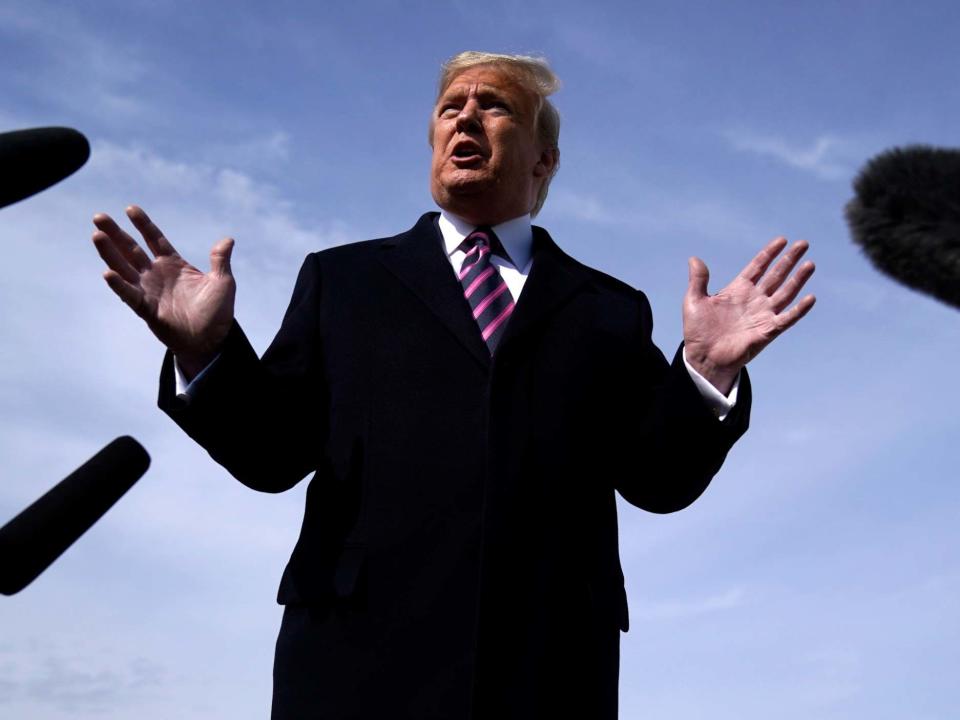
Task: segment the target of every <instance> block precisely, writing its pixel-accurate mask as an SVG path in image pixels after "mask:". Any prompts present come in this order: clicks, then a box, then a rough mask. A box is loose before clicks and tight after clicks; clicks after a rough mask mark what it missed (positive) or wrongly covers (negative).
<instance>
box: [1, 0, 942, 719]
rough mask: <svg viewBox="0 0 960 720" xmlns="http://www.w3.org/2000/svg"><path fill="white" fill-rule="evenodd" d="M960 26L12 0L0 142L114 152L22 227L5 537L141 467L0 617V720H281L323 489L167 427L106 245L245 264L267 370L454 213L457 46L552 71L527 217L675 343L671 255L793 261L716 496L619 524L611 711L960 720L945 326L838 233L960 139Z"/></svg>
mask: <svg viewBox="0 0 960 720" xmlns="http://www.w3.org/2000/svg"><path fill="white" fill-rule="evenodd" d="M958 27H960V6H958V5H957V4H956V3H951V2H924V3H895V2H887V3H878V2H855V1H850V2H811V3H786V2H768V3H762V4H761V3H747V2H726V3H705V2H701V3H693V2H659V3H651V2H642V3H596V4H591V5H587V4H585V3H584V4H578V3H571V2H549V3H548V2H535V1H534V2H530V1H527V2H503V1H500V0H491V1H488V2H485V3H466V2H449V3H441V2H357V3H354V4H353V5H349V6H347V4H343V5H342V6H341V4H333V3H330V4H327V3H322V4H321V3H312V4H307V3H293V2H274V3H271V4H270V5H269V7H268V6H267V5H266V4H257V3H214V2H196V1H194V2H166V3H164V2H156V0H153V1H151V2H144V1H142V0H125V1H124V2H122V3H121V2H116V3H114V2H97V3H85V4H81V3H52V2H44V1H42V0H30V2H17V1H15V0H3V1H0V64H2V67H3V72H2V73H0V97H3V98H4V101H3V103H2V104H0V131H2V130H8V129H9V130H12V129H16V128H21V127H29V126H38V125H71V126H74V127H77V128H78V129H80V130H82V131H83V132H84V133H86V134H87V136H88V137H89V138H90V139H91V142H92V145H93V155H92V158H91V160H90V162H89V163H88V165H87V166H86V167H84V168H83V169H82V170H81V171H80V172H78V173H77V174H76V175H75V176H73V177H71V178H70V179H68V180H66V181H65V182H63V183H62V184H60V185H58V186H56V187H55V188H52V189H50V190H48V191H46V192H45V193H43V194H41V195H39V196H37V197H35V198H33V199H30V200H28V201H26V202H23V203H20V204H18V205H15V206H12V207H9V208H6V209H4V210H2V211H0V243H2V249H3V255H2V258H3V262H0V304H2V306H3V308H4V312H2V313H0V338H2V341H0V448H2V458H3V461H4V462H3V465H4V471H3V476H4V477H3V481H2V483H0V520H2V521H5V520H6V519H8V518H10V517H12V516H13V515H14V514H15V513H16V512H17V511H19V509H21V508H22V507H24V506H25V505H27V504H28V503H29V502H30V501H32V500H33V499H34V498H35V497H37V496H38V495H39V494H41V493H42V492H43V491H45V490H46V489H47V488H48V487H49V486H50V485H52V484H53V483H54V482H55V481H56V480H58V479H60V478H61V477H63V476H64V475H66V474H67V473H68V472H70V471H71V470H72V469H74V468H75V467H76V466H77V465H79V464H80V463H81V462H82V461H83V460H84V459H86V458H87V457H89V456H90V455H92V454H93V453H94V452H95V451H96V450H98V449H99V448H100V447H101V446H103V445H104V444H106V443H107V442H108V441H109V440H110V439H112V438H113V437H115V436H117V435H121V434H132V435H134V436H135V437H137V438H138V439H139V440H140V441H141V442H142V443H143V444H144V445H145V446H146V447H147V448H148V450H149V451H150V452H151V454H152V456H153V465H152V467H151V469H150V471H149V473H148V474H147V475H146V476H145V477H144V478H143V480H142V481H141V482H140V483H139V484H138V485H137V486H136V487H135V488H134V489H133V490H132V491H131V492H130V493H129V495H128V496H127V497H125V498H124V499H123V500H122V502H120V503H119V504H118V505H117V506H116V507H115V508H114V509H113V510H112V511H111V513H110V514H109V515H108V516H107V517H105V518H104V519H103V521H101V522H100V523H99V524H98V525H97V526H96V527H95V528H94V529H93V530H92V531H91V532H90V533H89V534H88V535H87V536H85V537H84V538H83V539H82V541H81V542H79V543H78V544H77V545H76V546H75V547H74V548H72V549H71V550H70V551H69V552H68V553H67V554H66V555H65V556H64V557H63V558H61V559H60V561H58V563H57V564H56V565H54V566H53V567H51V568H50V569H49V570H48V571H47V572H46V573H45V574H44V575H43V576H42V577H41V578H40V579H39V580H37V581H36V582H35V583H34V584H33V585H32V586H31V587H29V588H28V589H27V590H25V591H24V592H22V593H20V594H19V595H17V596H15V597H13V598H3V599H2V602H0V715H3V716H4V717H11V718H31V720H33V719H36V720H59V719H61V718H117V719H119V718H129V717H132V716H136V717H139V718H143V719H145V720H152V719H159V718H170V717H177V718H184V719H187V720H192V719H193V718H197V719H199V718H205V719H208V718H232V719H243V718H251V719H253V718H262V717H266V716H267V713H268V706H269V697H270V667H271V662H272V652H273V641H274V638H275V635H276V630H277V628H278V626H279V621H280V608H279V607H278V606H276V605H275V604H274V594H275V588H276V584H277V582H278V580H279V577H280V573H281V571H282V568H283V564H284V562H285V560H286V557H287V554H288V552H289V550H290V549H291V547H292V545H293V542H294V540H295V538H296V534H297V530H298V528H299V522H300V513H301V509H302V503H303V491H304V489H305V488H304V484H301V486H298V487H297V488H295V489H294V490H292V491H290V492H288V493H286V494H284V495H281V496H267V495H259V494H256V493H253V492H252V491H249V490H247V489H245V488H244V487H242V486H240V485H239V484H238V483H236V482H235V481H233V480H232V479H231V478H230V477H229V476H228V475H227V473H226V472H225V471H223V470H222V469H220V468H219V467H218V466H217V465H215V464H214V463H213V461H212V460H210V459H209V458H208V457H207V456H206V454H205V453H204V452H203V451H202V450H199V449H198V448H196V447H195V446H194V445H193V444H192V443H191V441H190V440H189V439H188V438H187V437H186V436H184V435H182V434H181V433H180V432H179V430H178V429H177V428H176V427H175V426H174V425H173V424H172V423H171V422H170V421H169V420H168V419H167V418H166V417H164V416H163V415H162V414H161V413H160V412H159V411H158V410H157V409H156V408H155V394H156V375H157V372H158V370H159V364H160V359H161V354H162V352H161V348H160V347H159V345H158V344H157V342H156V341H155V340H154V339H153V337H152V336H151V335H150V334H149V333H148V332H147V331H146V330H145V328H143V327H142V326H141V324H140V322H139V320H137V319H136V318H135V317H133V316H132V314H130V313H129V312H128V311H127V309H126V308H125V307H123V306H122V305H121V304H120V303H119V302H118V301H117V300H116V299H115V298H114V297H113V296H112V294H111V293H110V291H109V290H108V288H107V287H106V285H105V284H104V283H103V282H102V280H101V279H100V277H99V276H100V273H101V271H102V268H101V263H100V260H99V258H98V257H97V256H96V253H95V252H94V250H93V248H92V246H91V245H90V243H89V236H90V233H91V231H92V226H91V225H90V222H89V221H90V217H91V216H92V215H93V213H94V212H97V211H106V212H110V213H113V214H115V215H119V214H121V213H122V210H123V208H124V206H125V205H127V204H129V203H132V202H136V203H139V204H141V205H142V206H143V207H144V208H146V209H147V211H148V212H150V213H151V215H152V216H153V217H154V219H155V220H156V221H157V222H158V224H159V225H160V226H161V227H162V228H164V229H165V230H166V232H167V235H168V236H169V237H170V239H171V240H172V241H173V242H174V244H176V245H177V247H178V249H179V250H180V251H181V253H182V254H184V255H185V256H187V257H189V258H191V259H192V260H193V261H194V262H195V263H196V264H198V265H200V266H202V267H206V255H207V252H208V250H209V247H210V246H211V245H212V244H213V243H214V242H215V241H216V240H217V239H219V238H220V237H223V236H224V235H232V236H234V237H235V238H236V240H237V246H236V251H235V254H234V259H235V260H234V267H235V272H236V275H237V279H238V285H239V295H238V308H237V312H238V316H239V317H240V319H241V321H242V322H243V324H244V326H245V328H246V329H247V331H248V334H249V335H250V337H251V339H252V340H253V342H254V344H255V346H256V347H257V348H258V349H260V350H263V349H264V348H265V347H266V345H267V344H268V343H269V341H270V338H271V337H272V334H273V332H274V331H275V329H276V327H277V324H278V322H279V319H280V316H281V314H282V312H283V309H284V307H285V305H286V301H287V299H288V296H289V292H290V290H291V289H292V283H293V279H294V277H295V274H296V270H297V268H298V267H299V264H300V262H301V260H302V258H303V256H304V255H305V254H306V253H307V252H310V251H312V250H315V249H318V248H322V247H327V246H330V245H333V244H339V243H343V242H349V241H351V240H360V239H364V238H369V237H375V236H379V235H384V234H393V233H395V232H397V231H399V230H402V229H405V228H407V227H409V226H410V225H412V224H413V222H414V221H415V219H416V218H417V217H418V216H419V215H420V213H422V212H424V211H426V210H430V209H432V208H433V206H432V202H431V199H430V195H429V192H428V187H427V168H428V157H429V156H428V148H427V143H426V121H427V116H428V113H429V109H430V105H431V102H432V98H433V91H434V83H435V78H436V74H437V70H438V67H439V65H440V63H441V62H442V61H443V60H444V59H445V58H447V57H449V56H450V55H452V54H454V53H456V52H458V51H460V50H463V49H489V50H494V51H507V52H534V53H538V54H543V55H545V56H547V57H548V58H549V59H550V60H551V62H552V63H553V65H554V67H555V68H556V70H557V72H558V73H559V75H560V77H561V79H562V80H563V83H564V87H563V89H562V90H561V91H560V92H559V93H558V94H557V95H556V96H555V101H556V104H557V106H558V107H559V109H560V112H561V114H562V117H563V128H562V132H561V152H562V160H561V169H560V173H559V175H558V176H557V178H556V180H555V181H554V184H553V186H552V189H551V193H550V197H549V199H548V201H547V204H546V206H545V208H544V211H543V213H542V214H541V216H540V217H539V219H538V222H539V223H540V224H542V225H544V226H546V227H547V228H549V229H550V231H551V233H552V234H553V236H554V238H555V239H556V240H557V241H558V242H559V243H560V245H561V246H562V247H564V248H565V249H566V250H567V251H568V252H570V253H571V254H572V255H574V256H575V257H577V258H579V259H581V260H583V261H584V262H587V263H588V264H592V265H594V266H597V267H599V268H601V269H603V270H606V271H608V272H610V273H612V274H614V275H616V276H618V277H620V278H622V279H623V280H625V281H627V282H629V283H631V284H633V285H635V286H637V287H641V288H643V289H644V290H645V291H646V292H647V293H648V295H649V297H650V299H651V302H652V304H653V308H654V313H655V317H656V320H657V327H656V330H655V339H656V341H657V342H658V344H659V345H660V347H661V348H662V349H663V350H664V351H665V352H666V353H667V354H668V355H669V354H672V352H673V350H674V349H675V347H676V345H677V343H678V341H679V339H680V313H679V307H680V300H681V297H682V294H683V291H684V289H685V285H686V258H687V257H689V256H690V255H693V254H696V255H699V256H700V257H702V258H704V260H705V261H706V262H707V264H708V265H709V267H710V269H711V272H712V276H713V278H714V280H713V281H712V283H711V289H713V290H715V289H717V288H719V287H720V285H721V284H722V283H723V282H725V280H726V279H727V278H729V277H731V276H732V275H733V274H734V273H735V272H736V271H737V270H739V269H740V267H741V266H742V265H743V264H744V263H745V262H746V261H747V260H748V259H749V258H750V257H751V256H752V254H753V252H754V251H755V250H756V249H757V248H758V247H760V246H761V245H762V244H763V243H764V242H765V241H766V240H768V239H769V238H770V237H772V236H774V235H777V234H784V235H786V236H788V237H789V238H791V239H797V238H805V239H808V240H809V241H810V242H811V246H812V247H811V251H810V257H811V258H812V259H814V260H815V261H816V262H817V265H818V271H817V274H816V275H815V276H814V278H813V280H812V281H811V284H812V289H813V291H814V292H815V293H816V294H817V296H818V303H817V306H816V307H815V308H814V310H813V312H812V313H811V314H810V315H809V316H808V317H807V318H806V319H805V320H804V321H803V322H802V323H801V324H800V325H798V326H797V327H796V328H794V329H793V330H792V331H791V332H790V333H789V334H787V335H786V336H784V337H783V338H781V339H780V340H779V341H778V342H777V343H776V344H775V345H774V346H772V347H770V348H769V349H768V350H767V351H766V352H765V353H764V354H763V355H761V356H760V357H759V358H758V359H757V360H755V361H754V362H753V363H752V364H751V366H750V371H751V374H752V378H753V382H754V389H755V404H754V414H753V421H752V426H751V429H750V431H749V432H748V434H747V435H746V436H745V437H744V439H743V440H742V441H741V443H740V444H738V446H737V447H736V448H735V449H734V450H733V452H732V453H731V455H730V457H729V459H728V461H727V464H726V465H725V467H724V469H723V470H722V471H721V473H720V474H719V475H718V477H717V478H716V479H715V481H714V483H713V485H712V486H711V488H710V489H709V490H708V492H707V493H706V495H705V496H704V497H703V498H701V499H700V500H699V501H698V502H697V503H696V504H695V505H693V506H692V507H691V508H689V509H688V510H686V511H684V512H681V513H678V514H674V515H669V516H663V517H660V516H654V515H650V514H646V513H643V512H641V511H639V510H636V509H634V508H631V507H629V506H626V505H622V506H621V508H620V520H621V552H622V557H623V562H624V569H625V573H626V576H627V586H628V594H629V598H630V610H631V614H632V627H631V630H630V632H629V633H628V634H626V635H625V636H623V663H622V671H621V681H620V684H621V707H622V712H621V716H622V717H624V718H644V719H645V720H648V719H652V720H668V719H669V720H695V719H698V718H703V717H711V718H714V719H716V720H726V719H728V718H729V719H731V720H732V719H733V718H736V719H737V720H744V719H757V720H760V719H764V720H766V719H767V718H771V717H776V718H784V719H785V720H793V719H797V720H799V719H800V718H803V719H805V720H806V719H809V718H817V719H818V720H821V719H823V720H832V719H834V718H837V719H839V718H843V719H844V720H849V718H870V719H871V720H887V719H890V720H893V719H894V718H897V719H900V718H904V717H909V718H911V719H912V720H940V719H945V718H953V717H955V713H956V707H957V705H958V701H960V692H958V690H957V687H956V678H957V677H958V676H960V650H958V648H960V620H958V615H957V612H956V609H957V607H958V606H960V561H958V557H960V554H958V548H960V530H958V528H960V523H958V520H960V489H958V486H957V482H956V479H957V472H956V466H957V461H958V459H960V451H958V449H957V443H956V438H957V437H958V435H960V420H958V419H957V418H958V413H957V411H956V403H957V400H956V398H957V392H956V387H955V378H956V356H957V350H958V349H960V317H958V315H957V311H956V310H954V309H951V308H948V307H946V306H944V305H941V304H938V303H937V302H935V301H933V300H931V299H929V298H927V297H924V296H921V295H918V294H916V293H914V292H912V291H909V290H906V289H904V288H902V287H901V286H899V285H897V284H895V283H893V282H892V281H890V280H888V279H886V278H885V277H883V276H880V275H879V274H877V273H876V272H875V271H874V270H873V269H872V268H871V267H870V266H869V265H868V264H867V263H866V261H865V260H864V259H863V258H862V257H861V256H860V254H859V253H858V251H857V250H856V248H855V247H854V246H853V245H852V243H851V242H850V241H849V239H848V235H847V231H846V227H845V225H844V223H843V218H842V207H843V205H844V203H845V202H846V201H847V200H848V199H849V198H850V196H851V189H850V179H851V177H852V176H853V174H854V173H855V172H856V170H857V168H858V167H859V166H860V165H861V164H862V163H863V162H864V161H865V160H866V159H867V158H868V157H870V156H871V155H873V154H875V153H877V152H879V151H881V150H883V149H885V148H887V147H889V146H892V145H898V144H906V143H910V142H925V143H931V144H937V145H944V146H954V147H956V146H958V145H960V130H958V126H957V121H956V118H957V117H958V116H960V83H958V82H957V77H958V76H960V60H958V56H957V53H956V32H957V28H958Z"/></svg>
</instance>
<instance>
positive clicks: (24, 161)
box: [0, 127, 90, 207]
mask: <svg viewBox="0 0 960 720" xmlns="http://www.w3.org/2000/svg"><path fill="white" fill-rule="evenodd" d="M89 157H90V143H88V142H87V139H86V138H85V137H84V136H83V134H82V133H80V132H78V131H76V130H74V129H73V128H67V127H44V128H30V129H29V130H14V131H13V132H5V133H0V207H6V206H7V205H11V204H13V203H15V202H17V201H18V200H23V199H24V198H27V197H30V196H31V195H33V194H35V193H38V192H40V191H41V190H43V189H45V188H48V187H50V186H51V185H53V184H54V183H58V182H60V181H61V180H63V179H64V178H65V177H67V176H68V175H71V174H73V173H74V172H76V171H77V170H79V169H80V168H81V167H82V166H83V164H84V163H85V162H86V161H87V158H89Z"/></svg>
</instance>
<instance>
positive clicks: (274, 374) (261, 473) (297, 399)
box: [158, 254, 328, 492]
mask: <svg viewBox="0 0 960 720" xmlns="http://www.w3.org/2000/svg"><path fill="white" fill-rule="evenodd" d="M320 290H321V282H320V270H319V261H318V259H317V256H316V254H313V255H310V256H308V257H307V259H306V260H305V261H304V263H303V266H302V267H301V269H300V274H299V276H298V277H297V283H296V286H295V288H294V291H293V297H292V298H291V300H290V305H289V307H288V308H287V311H286V314H285V315H284V319H283V324H282V325H281V327H280V330H279V332H278V333H277V336H276V337H275V338H274V340H273V342H272V343H271V344H270V347H269V348H268V349H267V351H266V353H264V355H263V358H262V359H260V358H258V357H257V354H256V352H255V351H254V349H253V347H252V346H251V345H250V342H249V341H248V340H247V338H246V336H245V335H244V333H243V330H242V329H241V328H240V326H239V324H237V323H236V322H234V324H233V326H232V328H231V329H230V332H229V334H228V336H227V339H226V341H225V343H224V346H223V348H222V349H221V353H220V356H219V358H218V359H217V360H216V362H215V363H214V364H213V365H212V366H211V367H210V368H209V369H208V370H207V372H206V373H205V374H204V377H203V381H202V386H201V387H200V388H198V390H197V392H196V393H195V394H193V395H192V396H191V397H189V398H185V397H184V396H178V395H177V394H176V390H175V380H174V368H173V357H172V355H171V353H170V352H169V351H168V352H167V355H166V357H165V358H164V361H163V368H162V370H161V375H160V392H159V398H158V405H159V406H160V408H161V409H162V410H163V411H164V412H165V413H167V415H169V416H170V417H171V418H172V419H173V421H174V422H176V423H177V424H178V425H179V426H180V427H181V428H182V429H183V430H184V431H185V432H186V433H187V434H188V435H189V436H190V437H192V438H193V439H194V440H196V441H197V442H198V443H199V444H200V445H201V446H202V447H203V448H205V449H206V450H207V452H209V453H210V456H211V457H212V458H213V459H214V460H216V461H217V462H218V463H220V464H221V465H223V466H224V467H225V468H226V469H227V470H229V471H230V473H231V474H232V475H233V476H234V477H236V478H237V479H238V480H240V482H242V483H243V484H245V485H247V486H248V487H251V488H253V489H254V490H260V491H264V492H281V491H283V490H287V489H289V488H291V487H293V486H294V485H296V484H297V483H298V482H299V481H300V480H301V479H302V478H303V477H304V476H305V475H307V474H308V473H310V472H311V471H313V470H315V469H316V468H317V466H318V463H319V458H320V456H321V452H322V447H323V444H324V438H325V436H326V427H325V418H326V413H325V411H324V410H325V407H326V406H327V395H328V394H327V391H326V388H325V382H324V380H323V376H322V375H323V373H322V368H321V361H320V357H321V352H320V333H319V305H320V303H319V298H320Z"/></svg>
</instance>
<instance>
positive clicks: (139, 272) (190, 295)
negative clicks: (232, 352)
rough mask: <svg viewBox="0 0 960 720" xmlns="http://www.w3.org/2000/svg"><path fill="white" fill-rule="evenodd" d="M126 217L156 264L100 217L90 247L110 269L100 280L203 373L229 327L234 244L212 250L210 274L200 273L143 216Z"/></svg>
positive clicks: (135, 212) (130, 211) (132, 210)
mask: <svg viewBox="0 0 960 720" xmlns="http://www.w3.org/2000/svg"><path fill="white" fill-rule="evenodd" d="M127 216H128V217H129V218H130V220H131V221H132V222H133V224H134V226H136V228H137V230H139V232H140V234H141V235H142V236H143V240H144V242H145V243H146V245H147V247H148V248H149V249H150V251H151V252H152V253H153V256H154V258H153V259H151V258H150V257H149V256H148V255H147V253H146V252H145V251H144V250H143V248H141V247H140V245H139V244H138V243H137V242H136V241H135V240H134V239H133V238H132V237H130V235H128V234H127V233H126V232H125V231H124V230H123V229H121V228H120V226H119V225H117V223H116V222H115V221H114V220H113V218H111V217H110V216H109V215H106V214H103V213H100V214H98V215H96V216H94V218H93V223H94V225H96V227H97V231H96V232H95V233H94V234H93V244H94V245H95V246H96V248H97V252H98V253H99V254H100V257H101V258H103V260H104V262H106V264H107V267H108V269H107V270H106V271H105V272H104V274H103V277H104V279H105V280H106V281H107V284H108V285H109V286H110V288H111V289H112V290H113V291H114V292H115V293H116V294H117V295H118V296H119V297H120V299H121V300H123V301H124V302H125V303H126V304H127V305H129V306H130V308H131V309H133V311H134V312H135V313H136V314H137V315H139V316H140V317H141V318H143V319H144V321H145V322H146V323H147V326H148V327H149V328H150V330H151V331H153V333H154V335H156V336H157V338H159V340H160V342H162V343H163V344H164V345H166V346H167V347H168V348H170V350H172V351H173V352H174V353H175V354H176V355H177V356H178V359H180V360H181V361H186V362H187V363H191V362H197V363H201V365H200V367H202V366H203V365H204V364H206V361H208V360H209V359H210V358H212V357H213V355H215V353H216V352H217V350H218V348H219V347H220V345H221V343H222V342H223V340H224V339H225V338H226V336H227V332H228V331H229V329H230V325H231V322H232V321H233V305H234V298H235V295H236V283H235V282H234V279H233V275H232V274H231V272H230V254H231V252H232V250H233V240H231V239H229V238H227V239H224V240H221V241H220V242H218V243H217V244H216V245H214V247H213V249H212V250H211V252H210V272H208V273H204V272H201V271H200V270H198V269H197V268H195V267H194V266H193V265H191V264H190V263H188V262H187V261H186V260H184V259H183V258H182V257H180V255H179V254H178V253H177V251H176V250H175V249H174V247H173V245H171V244H170V242H169V241H168V240H167V239H166V238H165V237H164V235H163V233H162V232H161V231H160V229H159V228H158V227H157V226H156V225H154V224H153V222H152V221H151V220H150V218H149V217H147V214H146V213H145V212H144V211H143V210H141V209H140V208H138V207H135V206H134V207H129V208H127Z"/></svg>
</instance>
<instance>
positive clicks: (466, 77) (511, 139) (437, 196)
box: [430, 66, 556, 225]
mask: <svg viewBox="0 0 960 720" xmlns="http://www.w3.org/2000/svg"><path fill="white" fill-rule="evenodd" d="M535 110H536V105H535V98H534V97H533V96H531V94H530V93H529V92H527V91H526V90H524V89H523V88H522V87H520V86H519V85H518V84H517V83H516V82H515V81H514V80H512V79H511V78H510V77H509V76H508V75H506V74H505V73H503V72H502V71H500V70H497V69H496V68H494V67H489V66H479V67H475V68H470V69H468V70H465V71H464V72H462V73H460V74H459V75H457V76H456V77H455V78H454V79H453V81H452V82H451V83H450V85H449V87H447V89H446V90H445V91H444V93H443V94H442V95H441V96H440V99H439V100H438V101H437V104H436V107H434V110H433V134H432V140H433V162H432V164H431V174H430V190H431V192H432V193H433V198H434V200H435V201H436V203H437V204H438V205H439V206H440V207H442V208H444V209H445V210H449V211H450V212H452V213H454V214H456V215H459V216H460V217H463V218H464V219H466V220H468V221H471V222H474V223H477V224H489V225H496V224H497V223H500V222H504V221H505V220H510V219H512V218H515V217H518V216H520V215H524V214H526V213H528V212H530V210H531V208H532V207H533V205H534V203H535V201H536V195H537V191H538V190H539V188H540V185H541V184H542V183H543V181H544V179H545V178H546V177H547V176H549V174H550V172H551V171H552V170H553V167H554V164H555V162H556V160H555V156H556V151H555V150H554V149H545V148H543V146H542V143H541V142H540V140H539V138H538V137H537V131H536V127H535V125H536V123H535V121H536V118H535Z"/></svg>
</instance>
